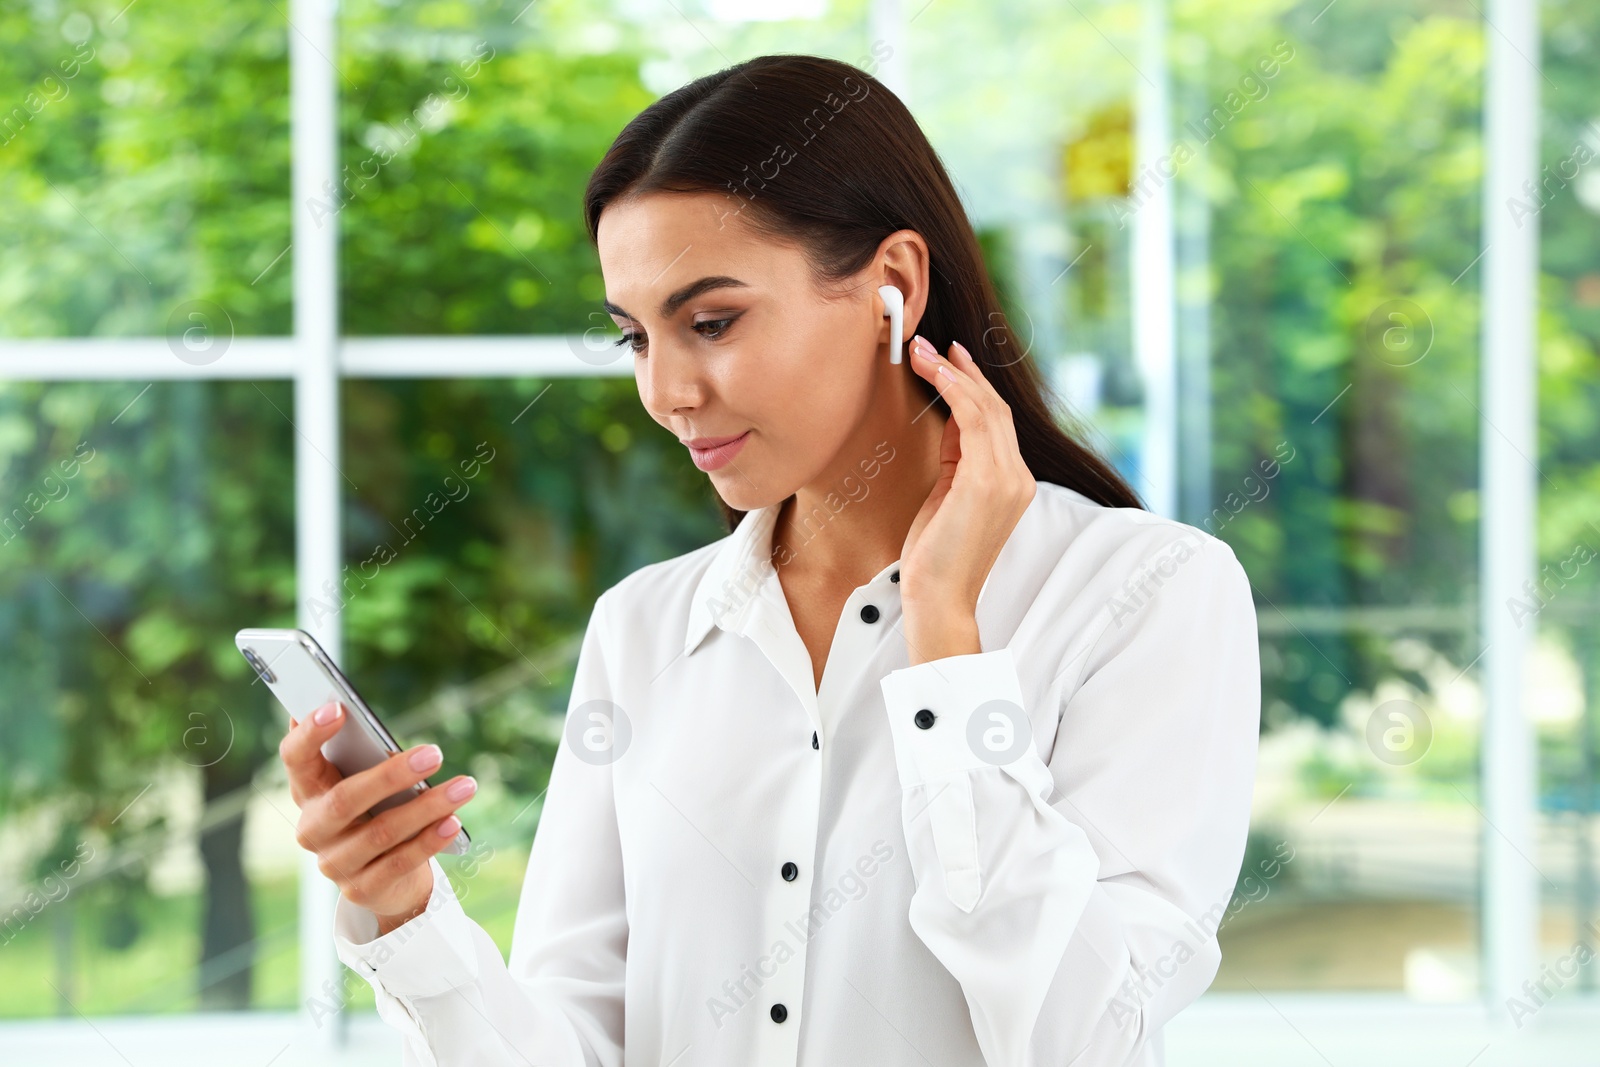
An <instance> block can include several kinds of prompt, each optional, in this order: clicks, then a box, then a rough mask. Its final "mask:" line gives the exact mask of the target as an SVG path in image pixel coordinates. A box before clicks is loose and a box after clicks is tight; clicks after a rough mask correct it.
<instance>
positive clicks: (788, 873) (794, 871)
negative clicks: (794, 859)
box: [778, 863, 800, 882]
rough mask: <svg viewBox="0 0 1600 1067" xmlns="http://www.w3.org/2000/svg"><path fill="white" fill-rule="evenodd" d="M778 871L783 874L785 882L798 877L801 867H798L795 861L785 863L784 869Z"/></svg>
mask: <svg viewBox="0 0 1600 1067" xmlns="http://www.w3.org/2000/svg"><path fill="white" fill-rule="evenodd" d="M778 873H779V874H781V875H783V880H784V881H785V882H792V881H794V880H795V879H796V878H798V877H800V868H799V867H796V866H795V865H794V864H793V863H785V864H784V865H783V869H782V870H780V871H779V872H778Z"/></svg>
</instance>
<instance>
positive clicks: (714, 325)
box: [694, 315, 739, 341]
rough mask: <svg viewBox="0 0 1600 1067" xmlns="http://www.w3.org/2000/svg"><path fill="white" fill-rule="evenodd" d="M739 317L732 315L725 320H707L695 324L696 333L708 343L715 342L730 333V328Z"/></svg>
mask: <svg viewBox="0 0 1600 1067" xmlns="http://www.w3.org/2000/svg"><path fill="white" fill-rule="evenodd" d="M738 317H739V316H737V315H730V316H728V317H727V318H725V319H706V320H705V321H704V322H697V323H695V324H694V329H695V332H696V333H698V334H699V335H700V336H701V337H704V338H705V339H706V340H708V341H715V340H718V339H719V338H721V337H722V335H723V334H725V333H727V332H728V327H730V326H732V325H733V320H734V319H736V318H738Z"/></svg>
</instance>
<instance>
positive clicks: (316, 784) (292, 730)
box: [278, 701, 349, 806]
mask: <svg viewBox="0 0 1600 1067" xmlns="http://www.w3.org/2000/svg"><path fill="white" fill-rule="evenodd" d="M347 718H349V715H348V714H347V713H346V712H345V709H344V705H342V704H340V703H338V702H337V701H330V702H328V703H326V704H324V705H322V706H321V707H320V708H318V709H317V710H316V711H314V712H312V713H311V714H310V715H307V716H306V717H305V718H304V719H299V720H296V719H294V718H293V716H291V717H290V720H289V721H290V724H291V725H290V727H289V732H288V733H286V734H284V736H283V740H282V741H280V742H279V743H278V756H279V758H280V759H282V760H283V765H284V768H285V769H286V770H288V772H289V795H290V796H291V797H293V798H294V802H295V803H296V804H299V805H302V806H303V805H304V803H305V801H306V800H308V799H310V798H311V797H316V796H321V795H322V794H323V793H326V792H327V791H328V790H329V789H332V788H333V787H334V786H335V785H337V784H338V783H339V779H340V777H341V775H340V774H339V769H338V768H337V767H335V766H334V765H333V764H331V763H329V762H328V760H327V758H326V757H324V756H323V754H322V745H323V742H325V741H327V740H328V739H330V738H331V737H333V735H334V734H337V733H338V732H339V730H340V728H341V727H343V726H344V724H345V720H346V719H347Z"/></svg>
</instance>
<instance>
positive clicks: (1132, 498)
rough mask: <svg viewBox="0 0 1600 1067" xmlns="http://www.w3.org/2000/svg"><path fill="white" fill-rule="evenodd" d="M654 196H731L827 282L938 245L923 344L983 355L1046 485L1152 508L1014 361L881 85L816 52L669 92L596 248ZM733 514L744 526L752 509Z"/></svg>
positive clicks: (615, 149) (944, 190) (762, 61)
mask: <svg viewBox="0 0 1600 1067" xmlns="http://www.w3.org/2000/svg"><path fill="white" fill-rule="evenodd" d="M655 191H663V192H683V193H689V192H720V193H724V194H727V195H729V196H730V197H731V198H732V200H731V202H730V211H736V212H737V213H739V214H742V215H744V216H745V217H746V221H748V222H749V223H750V224H751V225H753V226H754V227H755V228H756V229H757V231H758V232H762V233H768V234H771V235H773V236H775V237H778V238H781V239H784V240H790V241H795V242H797V243H798V244H799V245H800V246H801V247H802V248H804V249H805V251H806V253H807V256H808V258H809V259H810V261H811V263H812V265H813V267H814V268H815V269H816V270H817V272H818V275H819V276H820V277H821V278H823V279H825V280H832V281H837V280H840V279H843V278H847V277H849V276H851V275H853V274H855V273H857V272H858V271H860V270H862V269H863V268H864V267H866V265H867V264H868V263H869V262H870V261H871V260H872V257H873V256H874V255H875V254H876V253H877V249H878V245H879V244H880V243H881V242H882V241H883V239H884V238H885V237H887V236H888V235H889V234H891V233H893V232H894V231H896V230H901V229H907V230H915V231H916V232H917V233H919V234H921V235H922V237H923V239H924V240H925V241H927V243H928V249H929V292H928V301H927V307H926V310H925V311H924V313H923V316H922V319H921V321H920V322H919V323H918V326H917V332H918V333H920V334H921V335H922V336H924V337H926V338H927V339H928V340H929V341H930V342H931V343H932V344H934V345H935V346H936V347H937V348H938V349H939V350H940V351H941V352H942V351H945V350H946V349H947V348H948V347H949V345H950V342H952V341H960V342H961V343H962V344H963V345H965V346H966V347H967V349H968V350H969V351H971V352H972V355H973V357H974V358H975V359H976V360H977V361H978V362H979V364H981V365H982V367H983V373H984V376H985V377H986V378H988V380H989V381H990V383H992V384H993V385H994V388H995V391H996V392H998V393H999V394H1000V396H1001V398H1003V399H1004V400H1005V402H1006V404H1008V405H1009V406H1010V408H1011V417H1012V421H1013V423H1014V424H1015V425H1016V431H1017V445H1018V447H1019V450H1020V451H1021V453H1022V458H1023V461H1024V462H1026V463H1027V465H1028V470H1029V471H1030V472H1031V473H1032V474H1033V476H1034V478H1035V479H1037V480H1039V481H1045V482H1054V483H1055V484H1057V485H1062V486H1066V487H1067V488H1069V489H1074V490H1076V491H1078V492H1079V493H1082V494H1083V495H1084V496H1086V497H1088V498H1089V499H1090V500H1093V501H1095V502H1096V503H1099V504H1102V505H1105V506H1107V507H1127V508H1142V507H1143V506H1144V505H1143V503H1142V502H1141V501H1140V500H1139V497H1138V494H1137V493H1135V492H1134V491H1133V489H1132V487H1130V486H1129V485H1128V484H1127V482H1125V481H1124V480H1123V479H1122V477H1121V475H1119V474H1118V473H1117V472H1116V470H1115V469H1114V468H1112V467H1111V465H1110V464H1108V463H1106V462H1105V461H1104V460H1103V459H1101V458H1100V457H1099V456H1097V455H1095V454H1094V453H1093V452H1091V451H1090V450H1089V449H1088V448H1086V447H1084V446H1083V445H1082V444H1080V443H1079V442H1078V441H1077V440H1075V439H1074V438H1073V437H1072V435H1071V434H1069V433H1067V432H1066V431H1065V430H1063V429H1062V428H1061V427H1060V426H1059V425H1058V424H1057V423H1056V421H1055V419H1054V418H1053V417H1052V415H1051V397H1050V396H1049V394H1048V392H1047V390H1046V387H1045V384H1044V381H1043V379H1042V377H1041V376H1040V374H1039V369H1038V367H1037V366H1036V365H1035V364H1034V362H1033V361H1032V360H1031V359H1027V358H1022V357H1019V356H1016V355H1015V353H1018V352H1021V351H1023V350H1022V349H1021V348H1020V347H1018V345H1017V343H1016V342H1017V339H1016V337H1015V335H1014V334H1013V332H1012V330H1011V327H1010V325H1009V324H1008V323H1007V322H1006V317H1005V314H1004V312H1002V311H1001V309H1000V300H999V296H998V295H997V293H996V291H995V288H994V284H993V282H992V281H991V280H990V278H989V272H988V270H987V269H986V268H985V266H984V262H983V255H982V253H981V252H980V250H979V247H978V241H977V237H976V235H975V234H974V233H973V231H972V224H971V223H970V222H969V221H968V219H967V214H966V210H965V209H964V208H963V207H962V205H961V199H960V197H959V196H957V195H956V191H955V187H954V186H953V185H952V184H951V182H950V176H949V175H948V174H946V173H945V169H944V165H943V164H942V163H941V162H940V161H939V157H938V154H937V153H935V152H934V150H933V146H932V145H931V144H929V143H928V139H927V137H926V136H924V134H923V132H922V129H921V127H919V126H918V125H917V121H916V119H914V118H912V116H911V112H910V111H909V110H907V109H906V106H905V104H904V103H902V102H901V101H900V98H899V97H897V96H895V95H894V94H893V93H892V92H890V91H889V90H888V88H886V87H885V86H884V85H883V84H882V83H881V82H879V81H878V80H877V79H875V78H873V77H872V76H871V75H870V74H868V73H866V72H865V71H863V70H860V69H858V68H856V67H853V66H850V65H849V64H847V63H841V62H839V61H838V60H834V59H824V58H821V57H819V56H801V55H778V56H761V57H759V58H756V59H751V60H748V61H746V62H744V63H739V64H737V65H735V66H732V67H729V68H727V69H726V70H722V71H718V72H717V73H715V74H708V75H706V76H705V77H703V78H698V79H696V80H695V81H692V82H690V83H689V84H687V85H685V86H683V87H682V88H680V89H677V90H674V91H673V92H671V93H668V94H667V95H666V96H664V97H662V98H661V99H660V100H657V101H656V102H655V103H654V104H651V105H650V106H649V107H647V108H645V109H644V110H643V111H642V112H640V113H639V115H638V116H637V117H635V118H634V119H633V121H631V122H629V123H628V125H627V126H625V127H623V130H622V132H621V133H620V134H618V135H617V139H616V141H615V142H613V143H612V145H611V148H610V149H609V150H608V151H607V152H606V154H605V158H603V159H602V160H601V161H600V165H599V166H598V167H596V168H595V171H594V174H593V175H591V176H590V178H589V185H588V188H587V189H586V190H585V191H584V200H583V206H584V217H585V221H586V222H587V224H588V228H589V236H590V238H591V240H595V239H597V238H598V235H599V227H600V213H601V212H602V211H604V210H605V208H606V205H608V204H610V203H611V202H612V201H613V200H615V199H617V198H618V197H620V196H624V195H629V196H632V195H638V194H641V193H647V192H655ZM735 205H736V206H735ZM919 381H920V380H919ZM920 384H921V386H922V387H923V388H924V389H925V390H926V392H927V395H928V399H929V401H930V402H936V403H937V404H938V405H939V406H940V409H941V410H943V411H944V412H945V413H946V414H947V415H948V413H949V408H948V407H947V406H946V405H945V403H944V401H943V400H940V399H938V394H937V390H935V389H934V387H933V386H932V385H931V384H929V383H928V382H926V381H920ZM723 510H724V512H725V513H726V514H727V518H728V525H729V528H730V529H731V528H732V527H733V526H734V525H736V524H737V523H738V521H739V519H740V518H741V517H742V515H743V513H742V512H739V511H736V510H734V509H732V508H729V507H727V506H726V505H724V507H723Z"/></svg>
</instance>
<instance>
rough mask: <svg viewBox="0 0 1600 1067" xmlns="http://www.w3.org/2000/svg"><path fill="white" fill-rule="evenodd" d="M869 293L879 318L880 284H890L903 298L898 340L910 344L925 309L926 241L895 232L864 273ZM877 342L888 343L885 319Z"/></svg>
mask: <svg viewBox="0 0 1600 1067" xmlns="http://www.w3.org/2000/svg"><path fill="white" fill-rule="evenodd" d="M868 275H869V280H870V281H871V286H872V290H873V300H872V305H873V307H874V308H875V309H876V310H877V313H878V314H879V315H880V316H881V315H883V313H884V306H883V299H882V298H881V297H879V296H877V288H878V286H880V285H892V286H894V287H895V288H896V289H899V290H900V294H901V296H902V297H903V298H904V311H903V312H902V315H903V319H902V321H903V323H904V327H903V330H902V333H901V341H902V343H903V342H906V341H910V340H911V337H912V335H913V334H915V333H916V332H917V326H918V324H919V323H921V322H922V315H923V312H925V311H926V310H927V307H928V242H927V241H925V240H923V239H922V235H921V234H920V233H918V232H917V231H916V230H896V231H895V232H894V233H891V234H890V235H889V236H887V237H885V238H884V239H883V240H882V241H881V242H880V243H879V245H878V254H877V256H876V257H875V258H874V259H873V261H872V265H871V267H870V268H869V271H868ZM878 343H879V344H881V345H887V344H888V343H889V320H888V319H887V318H885V319H883V320H882V325H881V326H880V327H879V329H878Z"/></svg>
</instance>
